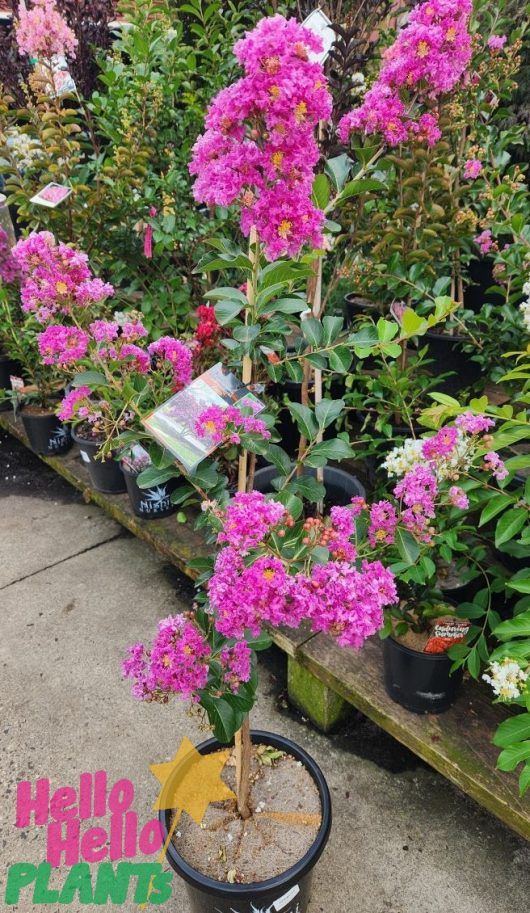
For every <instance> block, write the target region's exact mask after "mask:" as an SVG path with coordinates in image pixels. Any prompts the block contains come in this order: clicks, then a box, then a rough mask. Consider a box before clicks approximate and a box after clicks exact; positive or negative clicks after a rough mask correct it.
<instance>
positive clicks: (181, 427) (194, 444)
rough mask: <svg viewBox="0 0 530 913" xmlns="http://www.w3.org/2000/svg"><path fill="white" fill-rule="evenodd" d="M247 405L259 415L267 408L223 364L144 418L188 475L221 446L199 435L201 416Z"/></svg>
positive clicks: (146, 425)
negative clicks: (211, 410) (216, 409)
mask: <svg viewBox="0 0 530 913" xmlns="http://www.w3.org/2000/svg"><path fill="white" fill-rule="evenodd" d="M245 403H249V404H251V405H252V409H253V411H254V413H255V414H257V413H258V412H262V411H263V409H264V408H265V405H264V403H262V402H261V400H259V399H258V398H257V397H256V396H255V395H254V393H253V392H251V391H249V389H248V387H246V386H245V385H244V384H243V383H242V382H241V381H240V380H239V378H238V377H236V375H235V374H232V373H231V372H230V371H228V370H227V369H226V368H225V367H224V365H222V364H221V363H220V362H219V364H217V365H214V366H213V368H210V369H209V370H208V371H205V372H204V374H201V375H200V376H199V377H197V378H196V379H195V380H194V381H192V382H191V384H189V385H188V386H187V387H185V388H184V390H181V391H180V393H176V394H175V396H172V397H171V399H168V400H167V402H165V403H162V405H161V406H159V407H158V408H157V409H155V410H154V412H151V414H150V415H148V416H147V417H146V418H144V419H142V424H143V425H144V427H145V428H146V430H147V431H148V432H149V434H150V435H152V437H154V438H155V440H157V441H158V443H159V444H162V446H163V447H165V448H166V450H169V452H170V453H172V454H173V456H175V457H176V459H177V460H178V461H179V463H181V464H182V466H183V467H184V468H185V469H186V471H187V472H191V471H192V470H194V469H195V468H196V467H197V466H198V465H199V463H200V462H201V461H202V460H204V459H206V457H207V456H209V455H210V454H211V453H213V452H214V450H215V449H216V447H217V446H218V445H217V444H215V443H214V442H213V441H212V439H211V438H210V437H199V435H198V434H197V431H196V428H195V425H196V422H197V419H198V418H199V416H200V415H201V413H202V412H204V410H205V409H208V407H209V406H220V407H221V408H222V409H226V408H228V406H235V405H244V404H245Z"/></svg>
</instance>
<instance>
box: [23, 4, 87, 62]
mask: <svg viewBox="0 0 530 913" xmlns="http://www.w3.org/2000/svg"><path fill="white" fill-rule="evenodd" d="M16 38H17V44H18V48H19V51H20V52H21V53H22V54H27V55H28V56H29V57H38V58H42V57H45V58H50V57H54V56H56V55H57V56H59V57H63V56H64V57H75V49H76V47H77V43H78V42H77V38H76V37H75V34H74V32H73V31H72V29H71V28H70V27H69V26H68V25H67V23H66V22H65V20H64V19H63V17H62V16H61V14H60V13H59V11H58V9H57V6H56V4H55V0H32V4H31V6H30V8H29V9H28V8H27V7H26V4H25V3H21V4H20V6H19V8H18V21H17V23H16Z"/></svg>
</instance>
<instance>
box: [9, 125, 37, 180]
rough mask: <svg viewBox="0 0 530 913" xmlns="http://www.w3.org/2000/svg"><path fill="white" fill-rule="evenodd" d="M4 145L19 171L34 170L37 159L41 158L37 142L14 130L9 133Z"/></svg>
mask: <svg viewBox="0 0 530 913" xmlns="http://www.w3.org/2000/svg"><path fill="white" fill-rule="evenodd" d="M6 145H7V148H8V149H9V151H10V153H11V154H12V155H13V157H14V158H15V160H16V163H17V166H18V168H19V169H20V170H21V171H27V170H28V169H29V168H34V167H35V164H36V162H37V161H38V159H39V158H42V154H43V153H42V146H41V144H40V143H39V141H38V140H37V139H34V138H33V137H31V136H28V134H27V133H21V131H20V130H17V129H16V128H13V129H11V130H10V131H9V133H8V135H7V143H6Z"/></svg>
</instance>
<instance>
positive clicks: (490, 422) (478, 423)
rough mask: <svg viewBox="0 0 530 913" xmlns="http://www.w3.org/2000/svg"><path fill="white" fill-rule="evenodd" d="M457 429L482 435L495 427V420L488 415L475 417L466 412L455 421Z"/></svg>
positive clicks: (471, 413)
mask: <svg viewBox="0 0 530 913" xmlns="http://www.w3.org/2000/svg"><path fill="white" fill-rule="evenodd" d="M455 425H456V426H457V428H461V429H462V431H467V433H468V434H480V433H481V432H482V431H489V429H490V428H494V427H495V420H494V419H492V418H488V417H487V416H486V415H475V414H474V413H473V412H464V413H463V414H462V415H459V416H457V418H456V419H455Z"/></svg>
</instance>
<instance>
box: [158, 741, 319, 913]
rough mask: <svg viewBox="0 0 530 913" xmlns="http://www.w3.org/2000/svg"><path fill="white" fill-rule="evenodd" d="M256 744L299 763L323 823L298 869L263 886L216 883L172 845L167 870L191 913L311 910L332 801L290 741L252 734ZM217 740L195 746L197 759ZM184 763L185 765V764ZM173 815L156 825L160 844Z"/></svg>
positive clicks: (161, 815) (310, 763)
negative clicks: (179, 882)
mask: <svg viewBox="0 0 530 913" xmlns="http://www.w3.org/2000/svg"><path fill="white" fill-rule="evenodd" d="M252 741H253V742H254V743H255V744H265V745H272V746H273V747H274V748H278V749H279V750H280V751H286V752H288V753H289V754H290V755H292V756H293V757H294V758H296V760H297V761H301V762H302V764H303V765H304V767H305V768H306V770H307V771H308V772H309V773H310V775H311V777H312V779H313V781H314V783H315V785H316V787H317V789H318V793H319V796H320V804H321V809H322V822H321V824H320V829H319V831H318V834H317V836H316V839H315V842H314V843H313V846H312V847H311V848H310V849H309V850H308V851H307V853H306V854H305V856H303V857H302V859H300V861H299V862H297V863H296V865H293V866H291V868H290V869H287V871H286V872H283V873H282V874H281V875H277V876H276V877H275V878H268V879H267V880H266V881H260V882H254V883H252V884H227V883H225V882H221V881H215V880H214V879H213V878H209V877H208V876H207V875H203V874H201V872H198V871H197V870H196V869H194V868H193V867H192V866H191V865H190V864H189V863H188V862H186V861H185V860H184V859H183V858H182V856H180V855H179V853H178V852H177V850H176V848H175V845H174V844H173V843H172V842H171V841H170V843H169V846H168V850H167V859H168V862H169V864H170V866H171V868H172V869H173V870H174V871H175V872H177V874H178V875H180V877H181V878H183V879H184V881H185V882H186V889H187V892H188V898H189V913H306V911H307V907H308V904H309V896H310V889H311V876H312V873H313V868H314V867H315V865H316V864H317V862H318V860H319V859H320V856H321V855H322V853H323V851H324V848H325V846H326V843H327V841H328V837H329V832H330V829H331V797H330V794H329V789H328V785H327V783H326V781H325V779H324V776H323V774H322V771H321V770H320V768H319V767H318V765H317V764H316V763H315V762H314V761H313V759H312V758H311V757H310V755H308V754H307V752H305V751H304V749H303V748H300V746H299V745H297V744H296V743H295V742H291V740H290V739H286V738H283V737H282V736H279V735H274V734H273V733H270V732H262V731H261V730H253V731H252ZM222 747H223V746H222V745H220V744H219V742H218V741H217V740H216V739H208V741H206V742H202V743H201V744H200V745H198V746H197V751H199V752H200V754H202V755H204V754H211V753H212V752H214V751H217V750H218V749H220V748H222ZM184 763H185V761H184ZM171 818H172V810H171V809H162V810H161V811H160V812H159V819H160V823H161V825H162V832H163V838H164V842H165V840H166V838H167V835H168V833H169V828H170V826H171Z"/></svg>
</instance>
